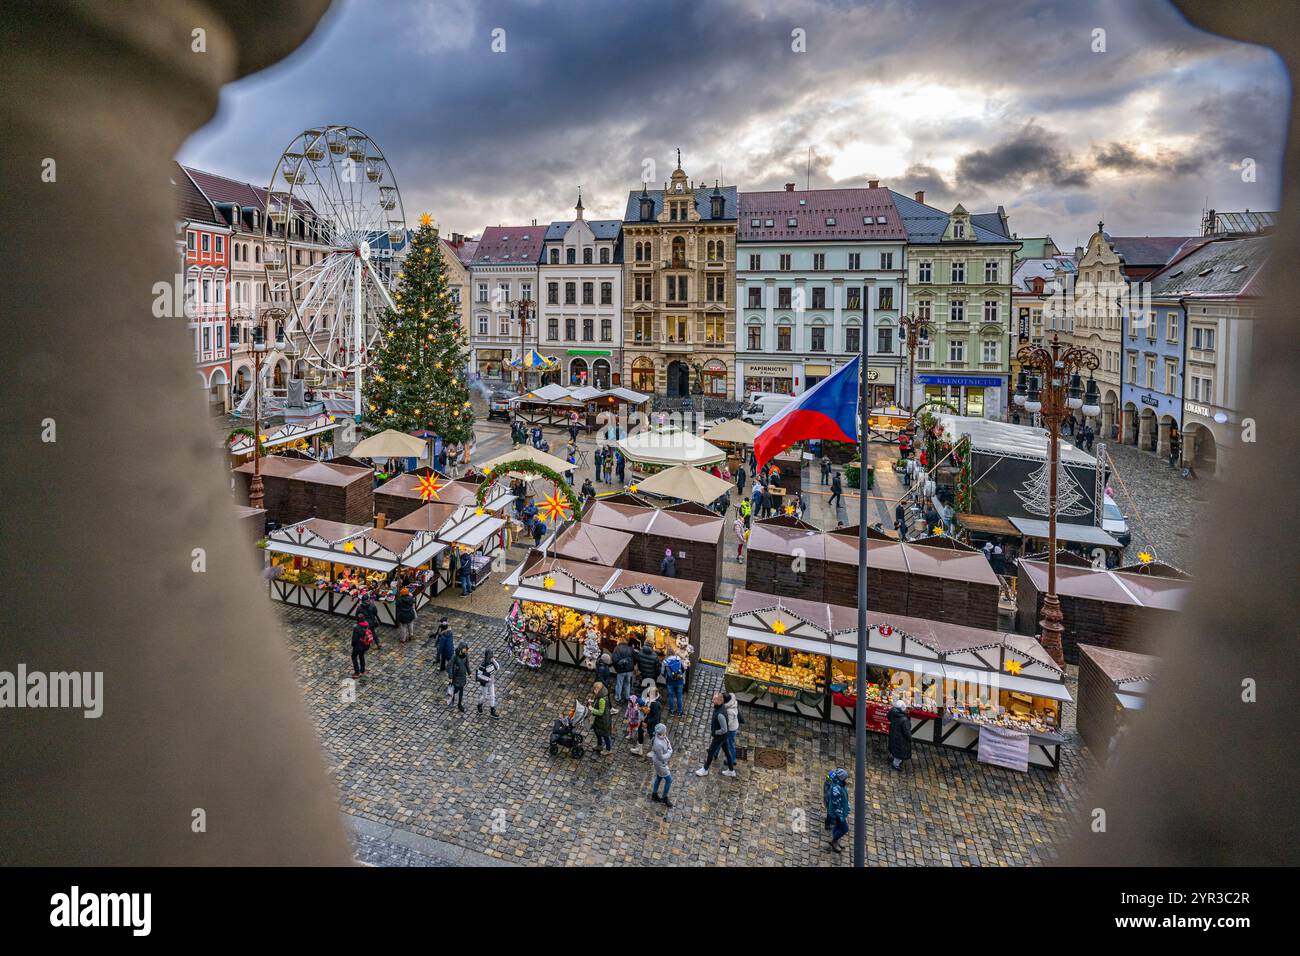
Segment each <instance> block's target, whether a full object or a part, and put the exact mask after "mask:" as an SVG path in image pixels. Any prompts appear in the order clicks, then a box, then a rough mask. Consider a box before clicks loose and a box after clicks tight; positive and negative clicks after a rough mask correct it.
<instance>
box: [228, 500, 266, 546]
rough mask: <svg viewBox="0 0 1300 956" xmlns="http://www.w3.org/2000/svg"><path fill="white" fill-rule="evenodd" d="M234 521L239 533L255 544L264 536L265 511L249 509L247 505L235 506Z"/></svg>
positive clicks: (262, 509)
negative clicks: (237, 524)
mask: <svg viewBox="0 0 1300 956" xmlns="http://www.w3.org/2000/svg"><path fill="white" fill-rule="evenodd" d="M235 520H236V521H237V522H238V523H239V530H240V533H241V534H243V535H244V536H246V537H247V538H248V540H250V541H253V542H257V541H261V540H262V535H264V534H266V509H265V508H250V507H248V505H235Z"/></svg>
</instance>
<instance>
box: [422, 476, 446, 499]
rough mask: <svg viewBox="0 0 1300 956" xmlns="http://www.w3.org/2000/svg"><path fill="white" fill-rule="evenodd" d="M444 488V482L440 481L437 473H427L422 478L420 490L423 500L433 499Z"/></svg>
mask: <svg viewBox="0 0 1300 956" xmlns="http://www.w3.org/2000/svg"><path fill="white" fill-rule="evenodd" d="M441 489H442V483H441V482H439V481H438V479H437V477H436V476H435V475H425V476H424V477H423V478H421V479H420V484H419V492H420V500H421V501H431V500H432V499H434V498H437V497H438V492H439V491H440V490H441Z"/></svg>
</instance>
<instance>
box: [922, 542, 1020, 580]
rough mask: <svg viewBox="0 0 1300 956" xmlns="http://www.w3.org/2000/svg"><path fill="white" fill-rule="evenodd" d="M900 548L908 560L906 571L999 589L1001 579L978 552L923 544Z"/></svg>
mask: <svg viewBox="0 0 1300 956" xmlns="http://www.w3.org/2000/svg"><path fill="white" fill-rule="evenodd" d="M898 547H899V548H900V549H901V550H902V552H903V557H904V558H905V559H906V560H907V570H908V571H909V572H911V573H912V574H925V575H929V576H931V577H937V578H948V579H950V580H953V581H969V582H971V583H973V584H991V585H993V586H994V587H997V586H998V576H997V575H996V574H994V573H993V569H992V568H991V567H989V562H988V559H987V558H985V557H984V555H982V554H980V553H979V552H978V551H953V550H950V549H948V548H934V547H927V546H926V545H921V544H902V545H898Z"/></svg>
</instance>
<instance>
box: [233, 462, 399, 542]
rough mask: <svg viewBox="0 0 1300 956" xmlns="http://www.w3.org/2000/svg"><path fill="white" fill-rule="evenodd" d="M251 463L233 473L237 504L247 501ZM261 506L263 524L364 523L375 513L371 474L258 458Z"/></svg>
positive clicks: (362, 470)
mask: <svg viewBox="0 0 1300 956" xmlns="http://www.w3.org/2000/svg"><path fill="white" fill-rule="evenodd" d="M253 464H254V463H253V462H251V461H250V462H248V463H247V464H244V465H240V466H239V467H238V468H236V469H235V470H234V474H235V480H236V488H237V494H238V496H239V498H238V500H239V503H240V504H247V503H248V487H249V483H250V482H251V481H252V477H253ZM261 474H262V496H263V497H262V506H263V507H264V508H265V509H266V517H267V520H268V521H274V522H275V523H277V524H280V525H287V524H293V523H295V522H298V521H302V520H304V519H306V518H324V519H326V520H327V521H339V522H343V523H345V524H357V525H367V524H369V523H370V520H371V518H372V516H373V515H374V500H375V499H374V472H373V471H371V470H370V469H369V468H353V467H351V466H348V465H336V464H333V463H329V462H320V461H311V460H308V459H301V458H284V457H281V456H279V455H270V456H268V457H266V458H263V459H261Z"/></svg>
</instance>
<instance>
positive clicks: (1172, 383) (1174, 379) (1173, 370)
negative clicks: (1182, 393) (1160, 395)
mask: <svg viewBox="0 0 1300 956" xmlns="http://www.w3.org/2000/svg"><path fill="white" fill-rule="evenodd" d="M1177 385H1178V362H1177V361H1176V360H1175V359H1169V358H1167V359H1165V391H1166V392H1168V393H1169V394H1170V395H1176V394H1178V393H1177V388H1176V386H1177Z"/></svg>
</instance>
